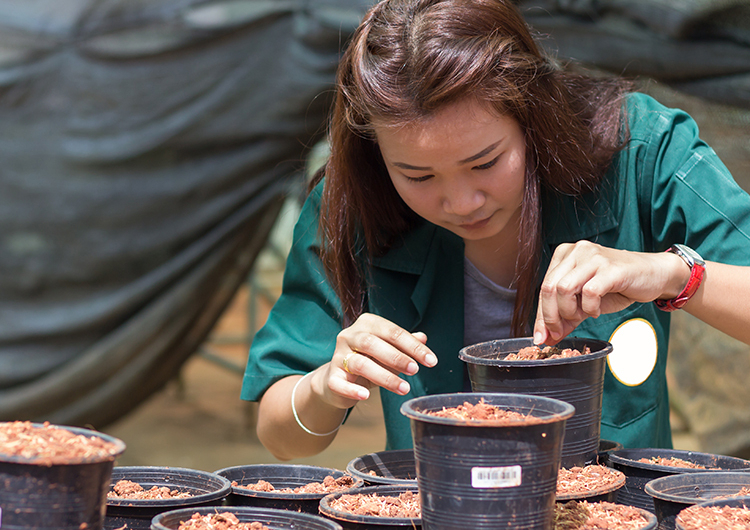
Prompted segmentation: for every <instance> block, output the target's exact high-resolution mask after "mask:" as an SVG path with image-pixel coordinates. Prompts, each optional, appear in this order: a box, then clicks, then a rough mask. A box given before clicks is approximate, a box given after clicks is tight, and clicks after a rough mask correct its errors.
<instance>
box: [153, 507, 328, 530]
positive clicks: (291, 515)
mask: <svg viewBox="0 0 750 530" xmlns="http://www.w3.org/2000/svg"><path fill="white" fill-rule="evenodd" d="M223 512H232V513H233V514H234V515H236V516H237V519H239V520H240V522H241V523H252V522H254V521H257V522H259V523H263V524H264V525H266V526H268V527H269V528H272V529H273V530H342V528H341V525H339V524H338V523H336V522H334V521H331V520H329V519H325V518H324V517H320V516H318V515H311V514H309V513H299V512H290V511H287V510H275V509H273V508H259V507H256V506H234V507H224V508H218V507H213V508H210V507H203V508H184V509H181V510H174V511H170V512H164V513H161V514H159V515H157V516H156V517H154V519H153V520H152V521H151V526H150V528H151V530H177V529H178V528H179V527H180V523H181V522H182V521H187V520H188V519H190V518H191V517H192V516H193V514H194V513H198V514H200V515H208V514H211V513H223Z"/></svg>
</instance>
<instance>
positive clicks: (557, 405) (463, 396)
mask: <svg viewBox="0 0 750 530" xmlns="http://www.w3.org/2000/svg"><path fill="white" fill-rule="evenodd" d="M441 398H443V399H445V400H447V403H444V404H442V405H441V407H439V408H433V409H422V410H440V409H442V408H443V407H454V406H458V405H463V404H464V402H466V401H468V402H470V403H472V404H476V403H478V402H479V401H480V400H481V399H484V400H485V403H487V404H489V405H494V406H496V407H505V408H508V409H511V410H513V409H519V408H522V407H520V406H519V405H512V404H506V403H503V400H507V401H509V402H518V401H521V400H525V401H526V402H527V403H529V404H533V405H530V406H526V407H523V409H524V411H527V412H528V413H529V414H533V413H535V412H540V411H541V409H539V408H536V405H547V406H549V407H551V408H553V409H557V410H556V411H542V412H545V413H546V415H544V416H539V415H536V414H534V417H535V418H536V420H537V421H534V422H533V423H529V424H527V423H525V422H523V421H514V422H507V421H502V422H500V421H491V420H490V421H474V422H470V421H465V420H458V419H454V418H442V417H438V416H433V415H430V414H426V413H425V412H422V410H420V409H419V408H418V407H419V405H420V404H423V403H424V402H429V401H432V400H438V399H441ZM574 413H575V407H574V406H573V405H571V404H570V403H567V402H565V401H561V400H559V399H554V398H548V397H543V396H533V395H528V394H508V393H499V392H456V393H448V394H429V395H426V396H421V397H416V398H412V399H410V400H408V401H406V402H404V403H403V404H402V405H401V414H403V415H404V416H406V417H408V418H409V419H411V420H418V421H422V422H424V423H433V424H441V425H453V426H460V427H471V428H518V427H524V426H529V427H531V426H536V425H545V424H550V423H557V422H559V421H562V420H567V419H569V418H570V417H571V416H573V414H574Z"/></svg>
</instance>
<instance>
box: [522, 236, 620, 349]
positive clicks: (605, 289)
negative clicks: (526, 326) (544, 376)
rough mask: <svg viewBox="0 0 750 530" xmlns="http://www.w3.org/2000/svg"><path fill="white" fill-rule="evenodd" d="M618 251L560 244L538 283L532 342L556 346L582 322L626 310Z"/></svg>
mask: <svg viewBox="0 0 750 530" xmlns="http://www.w3.org/2000/svg"><path fill="white" fill-rule="evenodd" d="M624 258H626V256H625V255H624V253H623V252H622V251H618V250H614V249H607V248H604V247H601V246H600V245H596V244H594V243H591V242H589V241H579V242H578V243H576V244H563V245H560V246H559V247H558V248H557V249H556V250H555V253H554V255H553V258H552V261H551V262H550V267H549V269H548V270H547V274H546V275H545V278H544V281H543V282H542V286H541V290H540V294H539V306H538V310H537V315H536V321H535V323H534V342H535V343H537V344H540V343H542V342H544V343H546V344H556V343H557V342H559V341H560V340H561V339H562V338H564V337H565V336H567V335H568V334H570V333H571V332H572V331H573V330H574V329H575V328H576V327H578V325H579V324H580V323H581V322H583V321H584V320H585V319H587V318H590V317H593V318H597V317H598V316H599V315H601V314H602V313H603V312H611V311H612V310H614V309H617V310H619V308H622V307H626V306H627V305H628V304H629V303H630V302H629V301H627V299H626V298H625V297H623V296H620V295H619V292H618V291H619V290H620V289H622V286H623V284H624V283H625V280H626V279H627V278H626V276H625V273H626V272H627V268H625V267H623V266H622V265H621V264H622V262H623V260H624Z"/></svg>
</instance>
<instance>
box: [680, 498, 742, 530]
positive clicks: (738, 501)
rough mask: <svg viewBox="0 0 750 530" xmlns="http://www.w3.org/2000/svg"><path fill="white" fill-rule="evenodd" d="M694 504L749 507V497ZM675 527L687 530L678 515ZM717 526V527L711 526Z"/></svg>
mask: <svg viewBox="0 0 750 530" xmlns="http://www.w3.org/2000/svg"><path fill="white" fill-rule="evenodd" d="M696 506H731V507H733V508H748V509H750V497H736V498H733V499H716V500H713V501H706V502H702V503H700V504H697V505H696ZM675 528H676V529H677V530H687V529H686V527H685V526H684V525H683V524H682V523H681V522H680V516H679V514H678V515H677V519H676V520H675ZM712 528H718V527H712Z"/></svg>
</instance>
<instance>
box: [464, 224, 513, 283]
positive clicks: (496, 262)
mask: <svg viewBox="0 0 750 530" xmlns="http://www.w3.org/2000/svg"><path fill="white" fill-rule="evenodd" d="M464 255H465V256H466V259H468V260H469V261H470V262H471V263H472V265H474V266H475V267H476V268H477V269H478V270H479V272H481V273H482V274H484V275H485V276H486V277H487V278H489V279H490V280H492V281H493V282H494V283H496V284H497V285H500V286H502V287H507V288H509V289H514V288H515V287H516V285H515V283H516V258H517V256H518V229H517V228H516V229H514V230H503V231H502V232H500V233H499V234H497V235H496V236H493V237H492V238H489V239H482V240H479V241H472V240H464Z"/></svg>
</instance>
